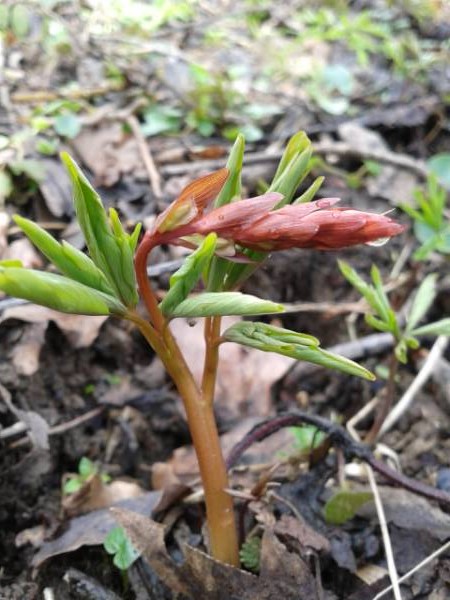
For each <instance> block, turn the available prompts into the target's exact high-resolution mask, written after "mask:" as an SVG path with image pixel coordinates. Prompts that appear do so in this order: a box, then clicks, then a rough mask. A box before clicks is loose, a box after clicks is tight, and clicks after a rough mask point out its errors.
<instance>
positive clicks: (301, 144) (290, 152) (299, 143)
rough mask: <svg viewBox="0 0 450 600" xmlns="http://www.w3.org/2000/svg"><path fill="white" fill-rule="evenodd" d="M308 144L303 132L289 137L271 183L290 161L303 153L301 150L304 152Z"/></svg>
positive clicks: (308, 141)
mask: <svg viewBox="0 0 450 600" xmlns="http://www.w3.org/2000/svg"><path fill="white" fill-rule="evenodd" d="M310 143H311V142H310V140H309V138H308V136H307V135H306V133H305V132H304V131H298V132H297V133H295V134H294V135H293V136H292V137H291V139H290V140H289V142H288V143H287V145H286V148H285V150H284V152H283V156H282V157H281V160H280V162H279V164H278V167H277V170H276V172H275V175H274V177H273V182H275V181H276V180H277V179H278V178H279V177H280V176H281V174H282V173H283V172H284V171H285V169H286V167H287V166H288V165H289V164H290V163H291V161H292V159H293V158H295V157H296V156H298V155H299V154H300V153H301V152H303V150H305V149H306V148H307V147H308V146H309V145H310Z"/></svg>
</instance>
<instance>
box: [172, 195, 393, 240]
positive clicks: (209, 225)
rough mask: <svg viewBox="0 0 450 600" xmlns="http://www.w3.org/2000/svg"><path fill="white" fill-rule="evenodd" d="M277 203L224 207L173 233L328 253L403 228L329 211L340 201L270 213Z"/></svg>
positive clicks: (270, 198) (271, 198) (264, 200)
mask: <svg viewBox="0 0 450 600" xmlns="http://www.w3.org/2000/svg"><path fill="white" fill-rule="evenodd" d="M280 200H281V197H280V195H279V194H277V193H274V192H269V193H267V194H264V195H263V196H259V197H258V198H251V199H249V200H241V201H239V202H234V203H232V204H227V205H225V206H223V207H221V208H219V209H217V210H213V211H212V212H210V213H209V214H207V215H205V216H203V217H200V218H198V219H194V221H192V222H191V223H190V224H189V225H188V226H187V227H186V228H181V229H182V230H177V232H176V233H177V234H178V236H177V237H182V236H183V235H190V234H192V233H197V234H202V235H207V234H208V233H210V232H211V231H214V232H216V233H217V235H218V236H219V237H220V238H223V239H228V240H230V241H233V242H234V243H236V244H239V245H240V246H244V247H245V248H251V249H254V250H265V251H272V250H286V249H288V248H317V249H321V250H327V249H336V248H345V247H347V246H354V245H357V244H365V243H368V242H373V241H375V240H378V239H380V238H389V237H392V236H394V235H397V234H399V233H401V232H402V231H403V230H404V226H403V225H400V224H399V223H396V222H395V221H394V220H393V219H390V218H389V217H386V216H384V215H378V214H373V213H366V212H362V211H358V210H353V209H350V208H334V207H333V205H334V204H336V203H337V202H339V198H326V199H323V200H317V201H315V202H309V203H307V204H293V205H287V206H283V207H282V208H279V209H278V210H272V209H273V207H274V205H276V204H277V203H278V202H279V201H280ZM174 233H175V232H174Z"/></svg>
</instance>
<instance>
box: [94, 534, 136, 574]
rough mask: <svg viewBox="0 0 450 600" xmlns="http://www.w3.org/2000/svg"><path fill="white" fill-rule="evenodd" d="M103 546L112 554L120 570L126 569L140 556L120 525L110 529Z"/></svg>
mask: <svg viewBox="0 0 450 600" xmlns="http://www.w3.org/2000/svg"><path fill="white" fill-rule="evenodd" d="M103 547H104V549H105V550H106V552H107V553H108V554H111V556H113V563H114V565H115V566H116V567H117V568H118V569H120V570H121V571H127V570H128V569H129V568H130V567H131V565H132V564H133V563H134V562H135V561H136V560H137V559H138V558H139V556H140V552H138V551H137V550H135V548H134V547H133V544H132V543H131V542H130V540H129V539H128V537H127V535H126V533H125V531H124V530H123V528H122V527H114V529H111V531H110V532H109V533H108V535H107V536H106V538H105V541H104V542H103Z"/></svg>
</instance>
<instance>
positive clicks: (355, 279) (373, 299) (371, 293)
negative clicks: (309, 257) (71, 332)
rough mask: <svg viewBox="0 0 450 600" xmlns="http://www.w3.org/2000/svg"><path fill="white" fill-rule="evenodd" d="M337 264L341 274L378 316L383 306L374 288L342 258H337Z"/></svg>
mask: <svg viewBox="0 0 450 600" xmlns="http://www.w3.org/2000/svg"><path fill="white" fill-rule="evenodd" d="M338 266H339V269H340V271H341V273H342V275H343V276H344V277H345V278H346V279H347V281H348V282H349V283H351V285H352V286H353V287H354V288H356V289H357V290H358V292H359V293H360V294H361V296H363V298H365V299H366V301H367V303H368V304H369V306H370V307H371V308H372V309H373V310H374V311H375V312H376V313H378V314H379V315H380V316H381V315H382V313H383V307H382V306H381V304H380V301H379V299H378V297H377V294H376V290H375V288H374V287H373V286H371V285H369V284H368V283H366V282H365V281H364V279H363V278H362V277H360V275H359V274H358V273H357V271H355V269H352V267H351V266H350V265H349V264H348V263H346V262H345V261H343V260H338Z"/></svg>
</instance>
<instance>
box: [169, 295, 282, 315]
mask: <svg viewBox="0 0 450 600" xmlns="http://www.w3.org/2000/svg"><path fill="white" fill-rule="evenodd" d="M283 311H284V308H283V306H282V305H281V304H277V303H275V302H270V301H269V300H261V299H260V298H256V296H250V295H249V294H241V293H240V292H205V293H203V294H199V295H198V296H195V297H192V298H188V299H187V300H184V301H183V302H181V303H180V304H178V305H177V306H176V307H175V308H174V309H173V310H172V312H171V313H170V314H168V315H167V316H168V317H171V318H175V317H186V318H196V317H222V316H227V315H242V316H252V315H265V314H271V313H280V312H283Z"/></svg>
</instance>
